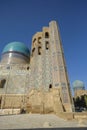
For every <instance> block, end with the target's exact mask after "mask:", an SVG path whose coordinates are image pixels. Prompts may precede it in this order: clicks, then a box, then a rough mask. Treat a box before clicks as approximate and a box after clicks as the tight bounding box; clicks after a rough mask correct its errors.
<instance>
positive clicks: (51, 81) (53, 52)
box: [30, 21, 73, 112]
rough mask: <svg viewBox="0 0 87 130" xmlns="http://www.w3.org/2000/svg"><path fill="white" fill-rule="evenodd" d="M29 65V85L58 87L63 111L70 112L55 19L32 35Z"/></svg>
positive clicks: (65, 73)
mask: <svg viewBox="0 0 87 130" xmlns="http://www.w3.org/2000/svg"><path fill="white" fill-rule="evenodd" d="M30 67H31V78H32V79H31V81H30V86H33V87H34V88H35V89H39V88H42V89H43V90H45V91H49V90H50V89H51V88H59V91H60V98H61V101H62V104H63V106H64V108H65V111H68V112H71V111H72V108H73V107H72V106H73V102H72V96H71V91H70V83H69V79H68V75H67V69H66V64H65V59H64V52H63V48H62V43H61V39H60V33H59V28H58V26H57V23H56V21H51V22H50V23H49V27H43V29H42V32H37V33H36V34H35V35H34V36H33V39H32V50H31V61H30Z"/></svg>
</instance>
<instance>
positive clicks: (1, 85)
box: [0, 79, 6, 88]
mask: <svg viewBox="0 0 87 130" xmlns="http://www.w3.org/2000/svg"><path fill="white" fill-rule="evenodd" d="M5 83H6V79H2V80H1V81H0V88H4V85H5Z"/></svg>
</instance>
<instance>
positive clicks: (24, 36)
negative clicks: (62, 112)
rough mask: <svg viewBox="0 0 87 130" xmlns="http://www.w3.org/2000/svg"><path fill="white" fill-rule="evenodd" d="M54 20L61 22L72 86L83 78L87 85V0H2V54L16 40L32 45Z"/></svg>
mask: <svg viewBox="0 0 87 130" xmlns="http://www.w3.org/2000/svg"><path fill="white" fill-rule="evenodd" d="M51 20H56V21H58V23H59V28H60V34H61V38H62V44H63V48H64V54H65V59H66V65H67V69H68V74H69V79H70V83H71V86H72V82H73V81H74V80H76V79H79V80H82V81H83V82H84V84H85V86H86V89H87V72H86V71H87V52H86V51H87V0H0V55H1V52H2V50H3V48H4V46H5V45H6V44H7V43H9V42H12V41H20V42H23V43H25V44H26V45H27V46H28V47H29V48H30V47H31V40H32V36H33V35H34V34H35V33H36V32H37V31H41V29H42V27H43V26H48V23H49V22H50V21H51Z"/></svg>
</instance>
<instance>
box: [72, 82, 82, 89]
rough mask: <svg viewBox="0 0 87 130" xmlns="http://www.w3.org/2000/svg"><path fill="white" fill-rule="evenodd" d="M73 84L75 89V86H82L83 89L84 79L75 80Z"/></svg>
mask: <svg viewBox="0 0 87 130" xmlns="http://www.w3.org/2000/svg"><path fill="white" fill-rule="evenodd" d="M72 85H73V88H74V89H75V88H82V89H84V83H83V82H82V81H80V80H75V81H74V82H73V84H72Z"/></svg>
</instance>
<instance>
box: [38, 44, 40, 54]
mask: <svg viewBox="0 0 87 130" xmlns="http://www.w3.org/2000/svg"><path fill="white" fill-rule="evenodd" d="M38 54H39V55H41V47H40V46H39V47H38Z"/></svg>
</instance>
